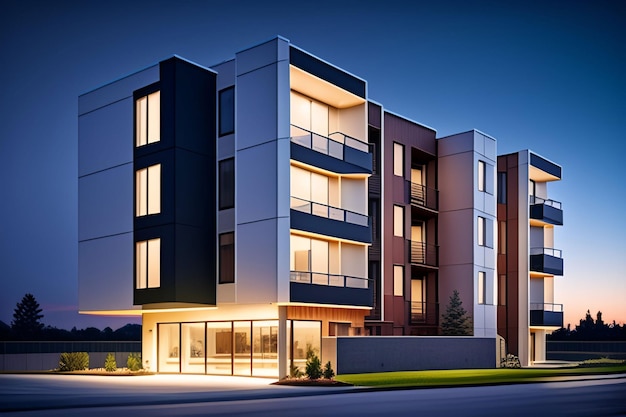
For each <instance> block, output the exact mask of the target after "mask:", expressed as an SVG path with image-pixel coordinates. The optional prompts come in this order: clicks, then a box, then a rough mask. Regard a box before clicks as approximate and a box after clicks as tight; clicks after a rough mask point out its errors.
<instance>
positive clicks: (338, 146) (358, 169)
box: [291, 125, 372, 174]
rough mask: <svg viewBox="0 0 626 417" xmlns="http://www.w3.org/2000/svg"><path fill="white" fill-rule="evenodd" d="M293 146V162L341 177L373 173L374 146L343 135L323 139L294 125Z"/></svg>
mask: <svg viewBox="0 0 626 417" xmlns="http://www.w3.org/2000/svg"><path fill="white" fill-rule="evenodd" d="M291 143H292V147H291V158H292V159H295V160H298V161H301V162H304V163H306V164H309V165H312V166H317V167H320V168H323V169H326V170H328V171H332V172H337V173H340V174H350V173H365V174H371V173H372V150H371V145H370V144H369V143H366V142H363V141H361V140H359V139H357V138H353V137H351V136H348V135H346V134H344V133H342V132H333V133H330V134H329V135H328V136H323V135H320V134H318V133H315V132H312V131H310V130H308V129H304V128H302V127H299V126H296V125H291ZM294 144H295V145H299V146H298V147H294V146H293V145H294ZM311 151H312V152H311Z"/></svg>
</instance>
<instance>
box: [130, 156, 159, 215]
mask: <svg viewBox="0 0 626 417" xmlns="http://www.w3.org/2000/svg"><path fill="white" fill-rule="evenodd" d="M135 206H136V207H135V215H136V216H146V215H149V214H158V213H160V212H161V164H157V165H152V166H149V167H147V168H143V169H139V170H137V172H136V173H135Z"/></svg>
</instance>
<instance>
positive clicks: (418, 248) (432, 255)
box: [409, 240, 439, 266]
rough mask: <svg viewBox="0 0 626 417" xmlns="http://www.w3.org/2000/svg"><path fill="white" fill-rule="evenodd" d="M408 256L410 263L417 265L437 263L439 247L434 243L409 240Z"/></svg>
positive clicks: (433, 264) (434, 264)
mask: <svg viewBox="0 0 626 417" xmlns="http://www.w3.org/2000/svg"><path fill="white" fill-rule="evenodd" d="M409 251H410V252H409V257H410V260H411V263H412V264H417V265H428V266H437V265H438V262H437V261H438V258H439V256H438V252H439V248H438V247H437V246H436V245H430V244H427V243H424V242H417V241H414V240H410V241H409Z"/></svg>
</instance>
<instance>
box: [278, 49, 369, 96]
mask: <svg viewBox="0 0 626 417" xmlns="http://www.w3.org/2000/svg"><path fill="white" fill-rule="evenodd" d="M289 62H290V63H291V64H292V65H294V66H296V67H298V68H300V69H302V70H304V71H306V72H308V73H309V74H313V75H315V76H316V77H319V78H321V79H322V80H326V81H328V82H329V83H331V84H334V85H336V86H338V87H341V88H343V89H344V90H346V91H349V92H351V93H352V94H355V95H357V96H359V97H361V98H366V97H365V81H363V80H361V79H359V78H357V77H355V76H354V75H350V74H348V73H347V72H345V71H342V70H340V69H339V68H337V67H334V66H332V65H330V64H328V63H326V62H324V61H322V60H321V59H319V58H315V57H314V56H312V55H309V54H307V53H306V52H304V51H302V50H300V49H298V48H294V47H293V46H292V47H290V48H289Z"/></svg>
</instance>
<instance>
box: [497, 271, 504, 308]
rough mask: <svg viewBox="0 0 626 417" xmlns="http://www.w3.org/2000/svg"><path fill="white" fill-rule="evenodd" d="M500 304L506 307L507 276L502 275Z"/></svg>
mask: <svg viewBox="0 0 626 417" xmlns="http://www.w3.org/2000/svg"><path fill="white" fill-rule="evenodd" d="M498 304H500V305H501V306H505V305H506V275H500V277H499V279H498Z"/></svg>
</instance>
